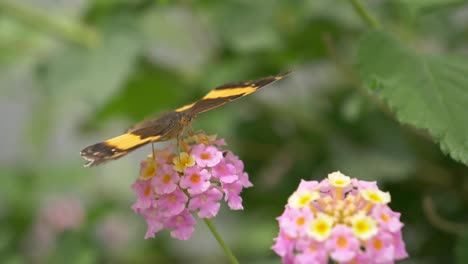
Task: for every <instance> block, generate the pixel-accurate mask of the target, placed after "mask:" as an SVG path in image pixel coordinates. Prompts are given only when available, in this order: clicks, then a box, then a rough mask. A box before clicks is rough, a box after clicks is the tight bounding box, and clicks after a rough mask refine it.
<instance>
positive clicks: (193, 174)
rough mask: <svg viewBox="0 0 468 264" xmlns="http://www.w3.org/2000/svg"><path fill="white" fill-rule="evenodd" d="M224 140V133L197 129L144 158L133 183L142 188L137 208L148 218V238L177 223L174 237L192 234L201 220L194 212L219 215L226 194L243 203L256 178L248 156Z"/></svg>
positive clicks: (236, 203) (233, 201) (234, 206)
mask: <svg viewBox="0 0 468 264" xmlns="http://www.w3.org/2000/svg"><path fill="white" fill-rule="evenodd" d="M224 145H226V143H225V142H224V140H223V139H216V137H214V136H206V135H196V136H193V137H189V138H185V139H182V140H180V141H179V147H178V148H175V147H174V146H169V147H166V148H164V149H162V150H157V151H155V152H154V153H153V154H152V155H150V156H148V158H146V159H145V160H144V161H142V162H141V165H140V172H139V178H138V179H137V180H136V181H135V183H134V184H133V185H132V189H133V190H134V191H135V193H136V194H137V201H136V202H135V203H134V204H133V205H132V208H133V210H134V211H135V212H136V213H138V214H141V215H142V216H143V217H144V218H145V220H146V222H147V224H148V230H147V232H146V235H145V238H152V237H154V236H155V235H156V233H157V232H159V231H161V230H163V229H172V231H171V236H172V237H174V238H177V239H183V240H185V239H188V238H190V236H191V234H192V232H193V230H194V226H195V219H194V218H193V216H192V214H191V213H194V212H196V213H197V214H198V217H200V218H212V217H215V216H216V215H217V214H218V212H219V209H220V207H221V203H220V201H221V200H223V197H224V200H225V201H227V203H228V206H229V207H230V208H231V209H233V210H240V209H242V208H243V207H242V198H241V197H240V193H241V192H242V190H243V189H244V188H247V187H251V186H252V183H251V182H250V181H249V178H248V175H247V173H246V172H245V171H244V164H243V162H242V161H241V160H240V159H239V158H238V157H237V156H235V155H234V154H233V153H232V152H230V151H226V150H223V149H222V146H224ZM223 153H224V154H225V155H223Z"/></svg>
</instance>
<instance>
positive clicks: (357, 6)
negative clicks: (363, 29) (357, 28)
mask: <svg viewBox="0 0 468 264" xmlns="http://www.w3.org/2000/svg"><path fill="white" fill-rule="evenodd" d="M349 1H350V2H351V5H352V6H353V8H354V11H356V13H357V14H358V15H359V16H360V17H361V18H362V20H364V22H366V24H367V25H368V26H369V27H370V28H372V29H377V28H379V27H380V23H379V22H378V21H377V19H376V18H375V17H373V16H372V15H371V13H370V12H369V11H368V10H367V9H366V8H365V7H364V5H363V4H362V3H361V1H360V0H349Z"/></svg>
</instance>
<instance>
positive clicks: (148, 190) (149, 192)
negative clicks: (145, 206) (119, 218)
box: [144, 184, 151, 197]
mask: <svg viewBox="0 0 468 264" xmlns="http://www.w3.org/2000/svg"><path fill="white" fill-rule="evenodd" d="M144 195H145V196H146V197H148V196H150V195H151V185H149V184H148V185H146V187H145V191H144Z"/></svg>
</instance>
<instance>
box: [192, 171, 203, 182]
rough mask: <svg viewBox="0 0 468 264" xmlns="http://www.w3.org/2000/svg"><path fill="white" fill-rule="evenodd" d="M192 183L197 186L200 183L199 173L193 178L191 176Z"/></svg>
mask: <svg viewBox="0 0 468 264" xmlns="http://www.w3.org/2000/svg"><path fill="white" fill-rule="evenodd" d="M190 181H191V182H193V183H195V184H196V183H200V181H201V177H200V175H198V174H197V173H194V174H192V176H190Z"/></svg>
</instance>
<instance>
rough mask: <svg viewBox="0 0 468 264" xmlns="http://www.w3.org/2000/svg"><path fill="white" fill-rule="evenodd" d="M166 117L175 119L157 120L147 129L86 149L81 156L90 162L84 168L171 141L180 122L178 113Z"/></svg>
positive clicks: (132, 131) (143, 128) (137, 130)
mask: <svg viewBox="0 0 468 264" xmlns="http://www.w3.org/2000/svg"><path fill="white" fill-rule="evenodd" d="M166 116H169V119H170V118H173V119H174V120H173V122H159V123H158V122H157V120H159V119H160V118H157V119H155V121H153V122H151V123H152V124H151V125H149V126H147V127H142V128H139V129H135V130H131V131H128V132H126V133H125V134H122V135H120V136H117V137H114V138H111V139H108V140H106V141H103V142H100V143H97V144H94V145H91V146H89V147H86V148H84V149H83V150H82V151H81V156H82V157H83V158H84V159H85V160H87V161H88V162H87V163H86V164H85V165H84V166H85V167H89V166H95V165H99V164H101V163H103V162H106V161H109V160H114V159H118V158H120V157H122V156H125V155H127V154H128V153H129V152H131V151H132V150H135V149H137V148H139V147H141V146H143V145H146V144H148V143H150V142H157V141H164V140H167V139H169V138H168V134H172V132H173V131H174V130H175V129H176V127H177V125H178V123H179V120H177V118H178V113H176V112H170V113H168V114H166Z"/></svg>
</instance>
